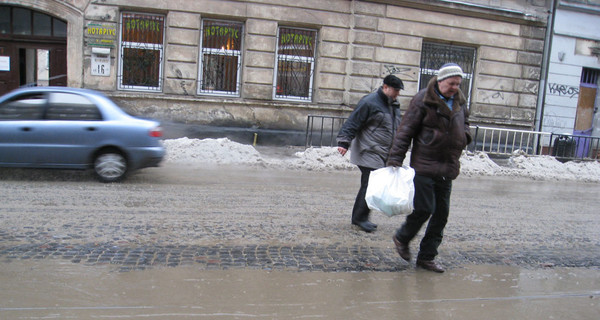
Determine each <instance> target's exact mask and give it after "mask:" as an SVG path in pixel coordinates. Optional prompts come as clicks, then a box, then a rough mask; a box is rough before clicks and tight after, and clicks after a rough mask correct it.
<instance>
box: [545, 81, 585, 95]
mask: <svg viewBox="0 0 600 320" xmlns="http://www.w3.org/2000/svg"><path fill="white" fill-rule="evenodd" d="M548 94H551V95H554V96H561V97H565V96H566V97H569V98H571V99H573V98H575V97H577V96H579V87H574V86H569V85H566V84H559V83H548Z"/></svg>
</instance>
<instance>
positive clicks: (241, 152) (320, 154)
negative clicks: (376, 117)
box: [164, 138, 600, 182]
mask: <svg viewBox="0 0 600 320" xmlns="http://www.w3.org/2000/svg"><path fill="white" fill-rule="evenodd" d="M164 145H165V147H166V149H167V156H166V159H165V162H166V163H174V164H186V165H205V164H239V165H249V166H260V167H267V168H286V169H296V170H311V171H320V170H322V171H331V170H354V169H356V166H355V165H353V164H351V163H350V161H349V159H350V155H349V154H346V156H344V157H342V156H341V155H340V154H339V153H338V152H337V148H333V147H323V148H308V149H306V150H304V151H301V152H296V153H295V154H294V155H293V156H280V157H268V156H263V155H262V154H261V153H260V152H258V151H257V150H256V149H255V148H254V147H252V146H250V145H244V144H240V143H236V142H233V141H231V140H229V139H227V138H221V139H202V140H200V139H189V138H179V139H168V140H165V141H164ZM407 158H408V157H407ZM460 163H461V174H462V175H463V176H471V177H472V176H514V177H524V178H530V179H535V180H557V181H558V180H571V181H585V182H600V163H598V162H596V161H591V162H575V161H570V162H567V163H562V162H559V161H557V160H556V159H554V158H553V157H550V156H535V157H530V156H526V155H523V154H519V153H515V154H514V155H513V156H511V157H510V159H508V161H507V164H506V165H505V166H500V165H498V164H496V163H495V162H494V161H492V160H491V159H490V158H489V157H488V156H487V154H485V153H482V152H475V153H471V152H463V155H462V157H461V158H460Z"/></svg>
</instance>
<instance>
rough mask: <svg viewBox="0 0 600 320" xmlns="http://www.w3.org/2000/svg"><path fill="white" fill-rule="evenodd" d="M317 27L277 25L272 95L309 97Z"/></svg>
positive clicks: (304, 99) (279, 97) (302, 99)
mask: <svg viewBox="0 0 600 320" xmlns="http://www.w3.org/2000/svg"><path fill="white" fill-rule="evenodd" d="M316 41H317V31H315V30H307V29H297V28H285V27H281V28H279V33H278V35H277V72H276V74H275V81H274V82H275V90H274V94H273V95H274V99H284V100H300V101H311V100H312V85H313V73H314V69H315V47H316V43H317V42H316Z"/></svg>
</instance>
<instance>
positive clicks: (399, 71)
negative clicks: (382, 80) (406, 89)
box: [383, 64, 413, 78]
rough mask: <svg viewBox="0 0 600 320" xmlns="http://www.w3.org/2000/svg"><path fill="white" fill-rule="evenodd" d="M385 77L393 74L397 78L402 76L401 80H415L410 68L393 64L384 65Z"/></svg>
mask: <svg viewBox="0 0 600 320" xmlns="http://www.w3.org/2000/svg"><path fill="white" fill-rule="evenodd" d="M383 67H384V68H385V75H386V76H387V75H390V74H393V75H395V76H398V75H401V76H400V77H399V78H413V77H412V75H411V73H410V68H408V67H398V66H395V65H392V64H384V65H383Z"/></svg>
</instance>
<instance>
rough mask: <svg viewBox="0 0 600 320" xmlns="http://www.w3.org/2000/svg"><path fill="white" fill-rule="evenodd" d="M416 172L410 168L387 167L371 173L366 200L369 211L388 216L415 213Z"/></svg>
mask: <svg viewBox="0 0 600 320" xmlns="http://www.w3.org/2000/svg"><path fill="white" fill-rule="evenodd" d="M414 177H415V170H414V169H413V168H411V167H408V166H402V167H385V168H381V169H377V170H374V171H372V172H371V175H370V176H369V186H368V187H367V193H366V195H365V200H367V206H369V209H372V210H377V211H381V212H383V213H385V214H386V215H387V216H390V217H391V216H395V215H400V214H410V213H411V212H412V211H413V208H414V206H413V199H414V197H415V185H414V182H413V178H414Z"/></svg>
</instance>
